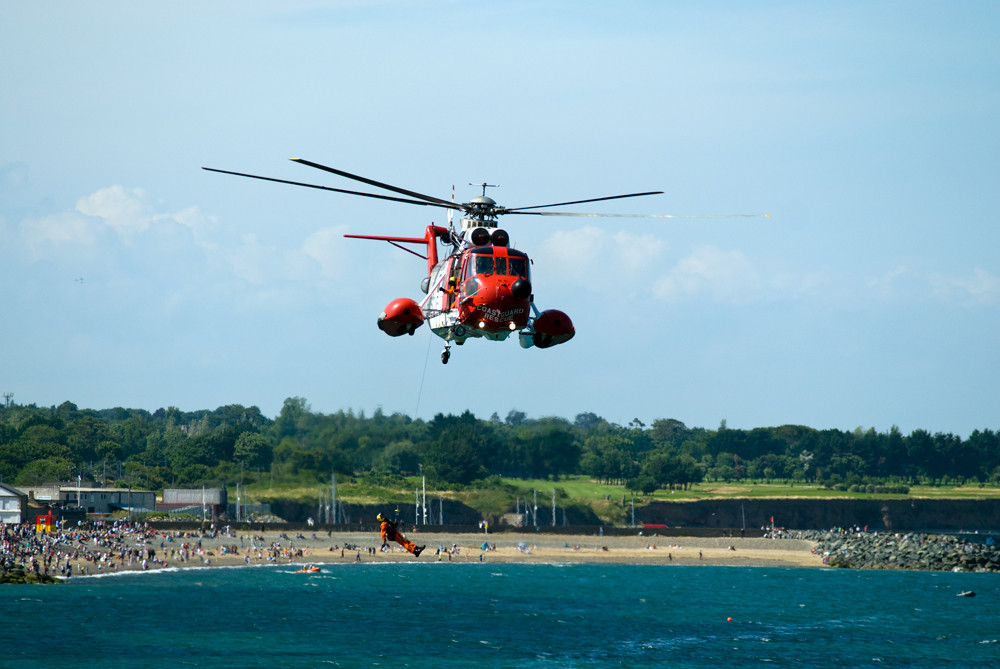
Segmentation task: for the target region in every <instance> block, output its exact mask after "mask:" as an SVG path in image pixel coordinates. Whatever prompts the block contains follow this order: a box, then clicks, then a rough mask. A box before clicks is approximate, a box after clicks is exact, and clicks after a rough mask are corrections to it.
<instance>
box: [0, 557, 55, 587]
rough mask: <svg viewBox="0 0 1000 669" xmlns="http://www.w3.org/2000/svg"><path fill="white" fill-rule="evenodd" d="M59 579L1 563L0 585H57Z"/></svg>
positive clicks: (17, 565) (21, 566)
mask: <svg viewBox="0 0 1000 669" xmlns="http://www.w3.org/2000/svg"><path fill="white" fill-rule="evenodd" d="M57 582H58V581H57V579H55V578H53V577H52V576H49V575H48V574H39V573H37V572H35V571H33V570H31V569H25V568H24V566H23V565H19V564H10V563H6V564H5V563H3V562H2V561H0V585H3V584H5V583H57Z"/></svg>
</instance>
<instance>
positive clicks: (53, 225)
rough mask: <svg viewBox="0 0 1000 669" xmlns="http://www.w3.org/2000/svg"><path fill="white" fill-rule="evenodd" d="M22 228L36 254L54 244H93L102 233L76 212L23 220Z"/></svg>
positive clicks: (28, 245) (72, 245)
mask: <svg viewBox="0 0 1000 669" xmlns="http://www.w3.org/2000/svg"><path fill="white" fill-rule="evenodd" d="M20 229H21V239H22V240H23V242H24V243H25V245H27V247H28V248H29V249H30V250H31V251H32V254H33V255H35V256H38V255H43V253H44V250H45V249H47V248H49V247H52V246H71V247H90V246H93V245H94V242H96V241H97V238H98V236H99V234H100V233H99V230H98V229H97V226H95V225H94V224H93V223H92V222H91V221H90V220H89V219H87V218H86V217H84V216H80V214H78V213H76V212H63V213H60V214H53V215H51V216H46V217H44V218H40V219H27V220H24V221H21V225H20Z"/></svg>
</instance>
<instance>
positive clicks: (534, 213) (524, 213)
mask: <svg viewBox="0 0 1000 669" xmlns="http://www.w3.org/2000/svg"><path fill="white" fill-rule="evenodd" d="M507 213H510V214H520V215H521V216H589V217H593V218H771V214H577V213H571V212H562V211H510V212H507Z"/></svg>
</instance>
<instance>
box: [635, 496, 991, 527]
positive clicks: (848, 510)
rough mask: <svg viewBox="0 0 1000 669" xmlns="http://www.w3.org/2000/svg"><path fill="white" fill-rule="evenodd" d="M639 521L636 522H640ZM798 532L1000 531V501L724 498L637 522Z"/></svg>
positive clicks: (664, 510) (657, 505)
mask: <svg viewBox="0 0 1000 669" xmlns="http://www.w3.org/2000/svg"><path fill="white" fill-rule="evenodd" d="M640 518H641V520H640ZM744 518H745V519H746V522H745V526H746V528H747V529H748V530H750V529H758V530H759V529H760V528H761V527H762V526H770V524H771V518H774V524H775V525H776V526H778V527H789V528H794V529H798V530H821V529H829V528H832V527H852V526H859V527H862V528H863V527H867V528H868V529H869V530H871V531H876V530H877V531H893V532H914V531H926V530H945V531H952V532H958V531H975V530H1000V500H953V499H944V500H930V499H891V500H875V499H872V500H868V499H828V500H823V499H727V500H703V501H697V502H652V503H650V504H648V505H646V506H645V507H643V508H642V510H641V515H640V510H639V509H638V508H637V509H636V521H637V522H642V523H657V524H663V525H666V526H667V527H704V528H719V529H722V528H741V527H744Z"/></svg>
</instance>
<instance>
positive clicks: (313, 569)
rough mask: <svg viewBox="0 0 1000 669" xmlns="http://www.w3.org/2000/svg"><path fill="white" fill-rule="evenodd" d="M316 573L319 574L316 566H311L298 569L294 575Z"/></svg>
mask: <svg viewBox="0 0 1000 669" xmlns="http://www.w3.org/2000/svg"><path fill="white" fill-rule="evenodd" d="M318 572H319V567H317V566H316V565H313V564H311V565H308V566H305V567H303V568H302V569H299V570H298V571H296V572H295V573H296V574H316V573H318Z"/></svg>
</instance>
